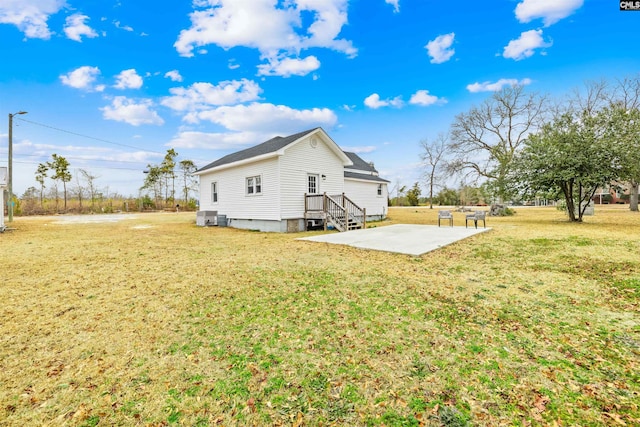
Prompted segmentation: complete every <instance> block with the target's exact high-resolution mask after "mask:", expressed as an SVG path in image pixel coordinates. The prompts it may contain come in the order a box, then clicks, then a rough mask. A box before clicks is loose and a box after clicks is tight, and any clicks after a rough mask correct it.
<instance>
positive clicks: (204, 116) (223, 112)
mask: <svg viewBox="0 0 640 427" xmlns="http://www.w3.org/2000/svg"><path fill="white" fill-rule="evenodd" d="M185 120H187V121H191V122H198V121H200V120H207V121H210V122H212V123H215V124H218V125H221V126H224V127H225V128H227V129H228V130H230V131H235V132H255V133H257V134H282V133H284V132H291V133H293V132H299V131H300V129H308V128H312V127H315V126H324V127H332V126H333V125H335V123H336V122H337V120H338V118H337V116H336V115H335V113H334V112H333V111H331V110H330V109H328V108H312V109H308V110H296V109H293V108H291V107H287V106H286V105H274V104H269V103H258V102H254V103H251V104H249V105H234V106H222V107H218V108H214V109H211V110H206V111H201V112H198V113H191V114H189V115H187V117H186V118H185Z"/></svg>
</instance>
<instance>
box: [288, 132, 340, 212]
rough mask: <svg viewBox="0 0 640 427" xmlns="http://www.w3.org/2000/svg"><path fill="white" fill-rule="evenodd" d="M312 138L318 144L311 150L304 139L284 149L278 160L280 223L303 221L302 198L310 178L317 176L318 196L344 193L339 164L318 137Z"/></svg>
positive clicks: (333, 154) (338, 160)
mask: <svg viewBox="0 0 640 427" xmlns="http://www.w3.org/2000/svg"><path fill="white" fill-rule="evenodd" d="M313 137H315V138H317V141H318V143H317V145H316V147H315V148H312V147H311V145H310V144H309V138H305V139H303V140H301V141H300V142H298V143H297V144H295V145H293V146H291V147H289V148H287V150H286V151H285V154H284V156H282V157H281V158H280V188H281V195H282V198H281V203H282V218H283V219H288V218H303V217H304V195H305V193H309V182H308V176H309V175H310V174H311V175H318V177H319V179H318V192H319V193H320V194H322V193H327V194H329V195H331V194H342V192H343V191H344V165H343V163H342V160H341V159H340V157H338V155H337V154H336V153H335V152H333V151H332V150H331V149H330V148H329V147H328V146H327V144H326V143H325V141H324V140H323V139H322V137H321V136H320V134H319V133H317V134H314V135H313ZM332 144H333V143H332ZM323 175H324V178H323Z"/></svg>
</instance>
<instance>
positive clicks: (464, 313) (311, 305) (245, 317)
mask: <svg viewBox="0 0 640 427" xmlns="http://www.w3.org/2000/svg"><path fill="white" fill-rule="evenodd" d="M436 212H437V210H436V209H434V210H429V209H427V208H392V209H391V210H390V214H389V215H390V220H389V221H385V222H384V223H377V224H374V225H375V226H383V225H386V224H392V223H417V224H436V223H437V217H436ZM454 216H455V214H454ZM59 219H60V217H43V218H19V217H18V218H16V220H15V221H14V223H13V225H12V226H13V227H15V228H16V230H14V231H11V232H7V233H4V234H2V235H0V244H1V245H2V248H3V250H2V258H1V259H0V266H1V267H2V268H1V269H2V276H3V281H2V282H1V283H0V301H1V303H0V318H2V319H3V321H2V322H0V383H1V384H2V387H1V388H0V425H2V426H14V425H15V426H22V425H73V426H100V425H144V426H161V425H195V426H198V425H200V426H208V425H297V426H302V425H305V426H315V425H362V426H419V425H433V426H468V425H477V426H495V425H515V426H519V425H520V426H526V425H554V424H557V425H581V426H601V425H625V424H626V425H638V424H640V408H639V402H640V395H639V393H640V373H639V372H640V314H639V313H640V307H639V301H640V263H639V262H638V254H639V253H640V241H639V240H638V236H639V235H640V216H638V214H637V213H632V212H628V211H627V210H626V209H625V208H624V207H616V206H611V207H610V208H602V209H600V208H598V209H597V211H596V216H594V217H588V218H587V219H586V222H585V223H583V224H570V223H568V222H566V219H565V217H563V215H562V213H561V212H558V211H556V210H555V209H554V208H526V209H525V208H523V209H517V214H516V215H515V216H513V217H506V218H488V220H487V223H488V224H487V225H488V226H490V227H492V228H493V230H492V231H491V232H489V233H483V234H480V235H477V236H474V237H472V238H470V239H467V240H464V241H461V242H458V243H456V244H453V245H450V246H447V247H445V248H443V249H440V250H438V251H435V252H431V253H428V254H425V255H423V256H421V257H410V256H405V255H398V254H390V253H383V252H374V251H363V250H358V249H353V248H348V247H343V246H330V245H325V244H319V243H313V242H304V241H296V240H294V239H295V237H299V236H300V235H302V234H267V233H255V232H247V231H241V230H234V229H231V228H198V227H195V216H194V214H170V213H164V214H147V215H136V216H135V217H130V219H125V220H123V221H120V222H117V223H94V224H72V223H58V220H59ZM463 224H464V217H463V215H462V214H459V217H456V225H463Z"/></svg>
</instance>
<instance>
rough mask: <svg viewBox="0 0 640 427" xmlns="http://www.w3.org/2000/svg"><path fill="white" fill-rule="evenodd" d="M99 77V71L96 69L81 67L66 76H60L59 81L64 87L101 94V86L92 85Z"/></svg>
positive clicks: (102, 87)
mask: <svg viewBox="0 0 640 427" xmlns="http://www.w3.org/2000/svg"><path fill="white" fill-rule="evenodd" d="M99 75H100V69H99V68H98V67H90V66H88V65H85V66H83V67H80V68H76V69H75V70H73V71H71V72H69V73H67V74H63V75H61V76H60V80H61V81H62V84H64V85H65V86H70V87H73V88H76V89H82V90H86V91H96V92H102V91H103V90H104V86H103V85H98V86H94V85H93V84H94V83H95V81H96V79H97V78H98V76H99Z"/></svg>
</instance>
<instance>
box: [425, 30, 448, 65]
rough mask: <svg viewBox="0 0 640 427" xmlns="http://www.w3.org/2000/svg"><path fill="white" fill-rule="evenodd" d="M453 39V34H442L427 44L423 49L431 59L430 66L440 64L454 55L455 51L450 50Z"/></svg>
mask: <svg viewBox="0 0 640 427" xmlns="http://www.w3.org/2000/svg"><path fill="white" fill-rule="evenodd" d="M455 37H456V34H455V33H449V34H443V35H441V36H438V37H436V38H435V39H434V40H431V41H430V42H429V43H427V45H426V46H425V48H426V49H427V52H428V53H429V56H430V57H431V63H432V64H442V63H443V62H447V61H448V60H449V59H451V57H452V56H453V54H454V53H456V51H455V49H451V45H452V44H453V40H454V38H455Z"/></svg>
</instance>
